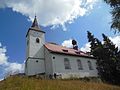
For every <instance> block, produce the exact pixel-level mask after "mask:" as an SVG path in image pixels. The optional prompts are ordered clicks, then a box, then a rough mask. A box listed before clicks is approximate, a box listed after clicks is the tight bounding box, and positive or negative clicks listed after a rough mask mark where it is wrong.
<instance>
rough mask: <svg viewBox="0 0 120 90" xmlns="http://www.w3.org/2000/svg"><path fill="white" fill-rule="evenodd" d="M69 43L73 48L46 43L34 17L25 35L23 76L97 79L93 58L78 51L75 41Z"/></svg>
mask: <svg viewBox="0 0 120 90" xmlns="http://www.w3.org/2000/svg"><path fill="white" fill-rule="evenodd" d="M71 43H72V44H73V48H66V47H63V46H60V45H57V44H55V43H46V42H45V32H44V31H42V30H41V29H40V28H39V26H38V23H37V19H36V17H35V19H34V21H33V24H32V26H31V27H30V28H29V30H28V32H27V35H26V44H27V45H26V50H27V52H26V62H25V74H26V75H28V76H32V75H38V74H45V75H46V76H49V75H54V74H56V75H60V76H61V77H62V78H70V77H77V78H80V77H97V76H98V72H97V69H96V60H95V58H94V57H93V56H90V55H89V54H87V53H85V52H82V51H80V50H79V49H78V47H77V42H76V41H75V40H72V42H71Z"/></svg>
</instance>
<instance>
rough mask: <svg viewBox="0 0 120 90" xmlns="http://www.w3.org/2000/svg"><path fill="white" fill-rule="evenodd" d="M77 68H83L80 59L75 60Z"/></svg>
mask: <svg viewBox="0 0 120 90" xmlns="http://www.w3.org/2000/svg"><path fill="white" fill-rule="evenodd" d="M77 65H78V70H83V66H82V62H81V60H80V59H78V60H77Z"/></svg>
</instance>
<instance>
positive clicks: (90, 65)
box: [88, 61, 93, 70]
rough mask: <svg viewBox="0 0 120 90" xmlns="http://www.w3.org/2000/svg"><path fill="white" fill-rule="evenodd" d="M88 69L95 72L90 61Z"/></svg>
mask: <svg viewBox="0 0 120 90" xmlns="http://www.w3.org/2000/svg"><path fill="white" fill-rule="evenodd" d="M88 67H89V70H93V67H92V63H91V62H90V61H88Z"/></svg>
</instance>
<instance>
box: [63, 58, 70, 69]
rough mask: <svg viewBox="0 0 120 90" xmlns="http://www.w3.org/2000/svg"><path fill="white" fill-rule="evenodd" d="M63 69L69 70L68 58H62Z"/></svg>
mask: <svg viewBox="0 0 120 90" xmlns="http://www.w3.org/2000/svg"><path fill="white" fill-rule="evenodd" d="M64 65H65V69H71V66H70V61H69V59H68V58H64Z"/></svg>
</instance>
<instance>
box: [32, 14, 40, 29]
mask: <svg viewBox="0 0 120 90" xmlns="http://www.w3.org/2000/svg"><path fill="white" fill-rule="evenodd" d="M31 28H34V29H37V30H40V28H39V25H38V22H37V17H36V16H35V18H34V21H33V23H32V26H31Z"/></svg>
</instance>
